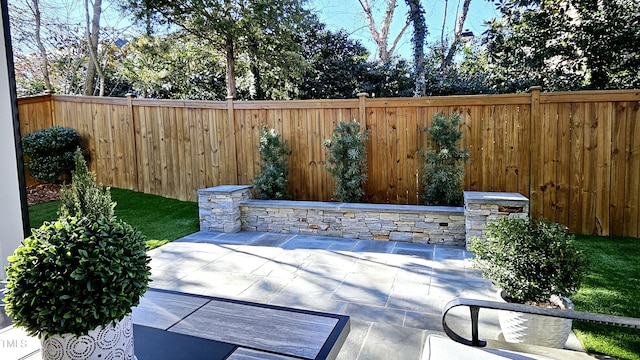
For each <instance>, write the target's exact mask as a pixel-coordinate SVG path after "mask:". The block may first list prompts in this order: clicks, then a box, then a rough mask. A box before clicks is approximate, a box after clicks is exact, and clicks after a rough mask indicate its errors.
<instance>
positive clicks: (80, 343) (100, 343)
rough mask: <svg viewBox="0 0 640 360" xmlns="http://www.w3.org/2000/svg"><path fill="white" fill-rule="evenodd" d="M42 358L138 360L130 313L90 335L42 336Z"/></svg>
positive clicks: (60, 359) (64, 359)
mask: <svg viewBox="0 0 640 360" xmlns="http://www.w3.org/2000/svg"><path fill="white" fill-rule="evenodd" d="M40 340H41V343H42V359H43V360H116V359H118V360H120V359H123V360H135V359H136V357H135V355H134V353H133V322H132V321H131V315H127V316H125V317H124V318H123V319H122V320H120V321H118V322H116V323H115V324H112V325H108V326H106V327H102V326H99V327H97V328H96V329H94V330H91V331H89V333H88V334H87V335H82V336H74V335H71V334H63V335H54V336H52V337H50V338H48V339H46V340H45V339H44V337H42V338H41V339H40Z"/></svg>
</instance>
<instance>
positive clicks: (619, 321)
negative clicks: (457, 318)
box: [442, 298, 640, 347]
mask: <svg viewBox="0 0 640 360" xmlns="http://www.w3.org/2000/svg"><path fill="white" fill-rule="evenodd" d="M459 306H466V307H468V308H469V311H470V312H471V336H472V339H471V340H469V339H465V338H463V337H462V336H460V335H458V334H457V333H456V332H454V331H453V330H451V328H449V325H447V313H448V312H449V310H451V309H453V308H455V307H459ZM480 309H492V310H501V311H514V312H520V313H526V314H535V315H542V316H550V317H556V318H564V319H571V320H579V321H585V322H590V323H596V324H605V325H615V326H622V327H629V328H634V329H640V319H638V318H631V317H625V316H616V315H603V314H596V313H588V312H581V311H574V310H562V309H550V308H543V307H538V306H532V305H524V304H514V303H503V302H497V301H489V300H477V299H467V298H457V299H453V300H451V301H449V302H448V303H447V305H445V307H444V309H443V310H442V327H443V329H444V332H445V333H446V334H447V336H448V337H449V338H451V339H452V340H454V341H456V342H459V343H461V344H464V345H469V346H478V347H484V346H486V345H487V342H486V341H483V340H480V338H479V336H478V315H479V313H480Z"/></svg>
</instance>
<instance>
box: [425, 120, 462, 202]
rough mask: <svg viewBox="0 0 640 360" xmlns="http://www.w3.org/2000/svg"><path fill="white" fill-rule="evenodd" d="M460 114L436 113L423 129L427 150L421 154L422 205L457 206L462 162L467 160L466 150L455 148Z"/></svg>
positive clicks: (459, 134)
mask: <svg viewBox="0 0 640 360" xmlns="http://www.w3.org/2000/svg"><path fill="white" fill-rule="evenodd" d="M459 124H460V115H457V114H453V115H451V117H450V118H449V119H447V117H446V116H445V115H444V114H442V113H437V114H435V115H434V116H433V125H432V126H431V127H430V128H427V129H425V130H424V131H425V132H426V133H427V136H428V146H429V149H428V150H427V151H426V152H423V153H422V156H423V158H424V160H425V164H424V167H423V170H422V172H423V176H422V187H423V191H422V194H421V195H420V198H421V200H422V202H423V203H424V204H428V205H443V206H459V205H461V204H462V196H463V190H462V180H463V179H464V162H465V161H468V160H469V150H468V149H463V150H459V149H458V141H460V138H461V137H462V133H461V132H460V131H459V130H458V125H459Z"/></svg>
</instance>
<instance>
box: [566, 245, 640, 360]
mask: <svg viewBox="0 0 640 360" xmlns="http://www.w3.org/2000/svg"><path fill="white" fill-rule="evenodd" d="M576 240H577V243H578V245H579V247H580V248H581V249H583V250H584V251H585V253H586V254H587V256H588V257H589V259H590V262H591V264H590V270H589V272H588V275H587V276H586V278H585V280H584V281H583V283H582V287H581V288H580V291H579V292H578V293H577V294H576V295H574V296H572V297H571V300H573V302H574V304H575V307H576V310H579V311H589V312H597V313H602V314H611V315H621V316H630V317H635V318H640V239H633V238H622V237H598V236H584V235H577V236H576ZM574 329H575V331H576V334H577V336H578V338H579V339H580V341H581V342H582V344H583V345H584V346H585V348H586V349H587V350H588V351H589V352H596V353H601V354H606V355H610V356H614V357H617V358H619V359H633V360H640V330H634V329H624V328H620V327H612V326H605V325H595V324H587V323H584V322H574Z"/></svg>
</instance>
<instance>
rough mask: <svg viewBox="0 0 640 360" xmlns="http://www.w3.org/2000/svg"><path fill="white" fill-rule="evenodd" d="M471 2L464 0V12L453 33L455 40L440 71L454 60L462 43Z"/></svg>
mask: <svg viewBox="0 0 640 360" xmlns="http://www.w3.org/2000/svg"><path fill="white" fill-rule="evenodd" d="M469 4H471V0H464V3H462V12H461V13H460V17H458V21H457V22H456V30H455V32H454V34H453V41H452V42H451V47H450V48H449V51H448V52H447V56H445V57H444V59H443V60H442V65H441V66H440V71H444V70H445V69H446V68H447V67H448V66H449V65H451V63H452V62H453V56H454V55H455V54H456V51H457V50H458V44H459V43H460V34H462V27H463V26H464V22H465V20H466V19H467V13H468V12H469Z"/></svg>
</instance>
